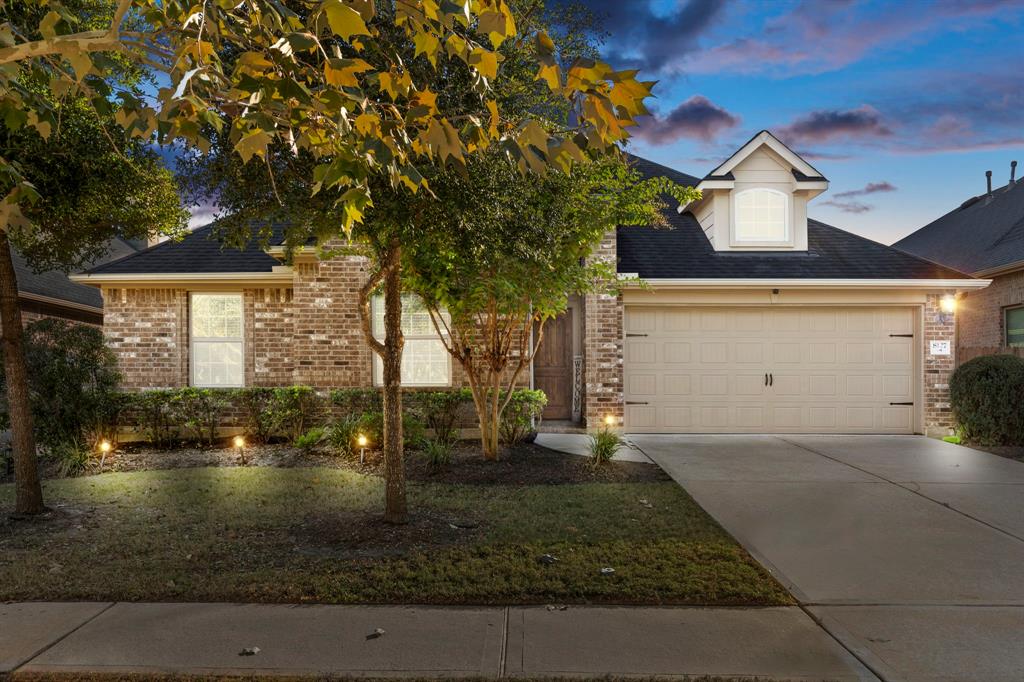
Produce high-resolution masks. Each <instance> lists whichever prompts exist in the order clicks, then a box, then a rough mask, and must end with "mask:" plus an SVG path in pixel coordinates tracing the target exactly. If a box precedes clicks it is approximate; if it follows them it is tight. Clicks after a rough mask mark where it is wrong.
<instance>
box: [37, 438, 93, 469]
mask: <svg viewBox="0 0 1024 682" xmlns="http://www.w3.org/2000/svg"><path fill="white" fill-rule="evenodd" d="M47 454H48V456H49V457H50V458H51V459H52V460H53V461H54V462H55V463H56V464H57V475H58V476H62V477H64V478H71V477H74V476H81V475H82V474H84V473H85V470H86V469H87V468H88V467H89V460H90V459H91V458H92V453H91V452H90V451H89V449H88V448H87V447H85V446H84V444H83V443H80V442H77V441H66V442H64V443H60V444H59V445H55V446H53V447H51V448H50V449H49V452H48V453H47Z"/></svg>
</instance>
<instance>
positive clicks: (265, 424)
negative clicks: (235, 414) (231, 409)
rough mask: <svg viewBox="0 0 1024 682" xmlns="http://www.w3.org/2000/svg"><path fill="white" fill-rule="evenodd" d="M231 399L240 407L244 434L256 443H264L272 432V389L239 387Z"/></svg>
mask: <svg viewBox="0 0 1024 682" xmlns="http://www.w3.org/2000/svg"><path fill="white" fill-rule="evenodd" d="M231 398H232V401H233V402H234V404H235V406H236V407H238V408H239V409H241V411H242V419H243V421H244V422H245V424H244V428H245V435H246V437H248V438H250V439H251V440H253V441H255V442H257V443H266V442H267V441H268V440H270V436H271V435H272V434H273V432H274V414H273V403H274V389H272V388H239V389H237V390H235V391H233V392H232V394H231Z"/></svg>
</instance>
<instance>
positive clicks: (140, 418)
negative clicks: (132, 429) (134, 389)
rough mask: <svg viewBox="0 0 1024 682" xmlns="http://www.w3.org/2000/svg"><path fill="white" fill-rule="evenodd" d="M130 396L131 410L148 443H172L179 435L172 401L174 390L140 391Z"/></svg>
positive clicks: (166, 444)
mask: <svg viewBox="0 0 1024 682" xmlns="http://www.w3.org/2000/svg"><path fill="white" fill-rule="evenodd" d="M130 396H131V397H130V399H129V400H130V404H131V408H132V412H133V413H134V414H135V418H136V420H137V422H138V426H139V428H140V429H141V430H142V434H143V436H144V437H145V439H146V440H147V441H148V442H149V443H150V445H153V446H154V447H158V448H167V447H170V446H172V445H174V444H175V443H176V442H177V441H178V438H179V436H180V435H181V431H180V428H179V426H178V415H177V414H176V413H175V410H174V407H173V403H172V401H173V399H174V391H168V390H156V391H142V392H141V393H135V394H130Z"/></svg>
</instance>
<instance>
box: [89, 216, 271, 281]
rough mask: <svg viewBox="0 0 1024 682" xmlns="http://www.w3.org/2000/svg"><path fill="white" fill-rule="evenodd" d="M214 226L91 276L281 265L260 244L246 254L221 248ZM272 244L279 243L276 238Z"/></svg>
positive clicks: (259, 269) (95, 270) (255, 269)
mask: <svg viewBox="0 0 1024 682" xmlns="http://www.w3.org/2000/svg"><path fill="white" fill-rule="evenodd" d="M213 228H214V225H207V226H206V227H200V228H198V229H196V230H193V231H192V232H190V233H189V234H188V235H186V236H185V238H184V239H182V240H181V241H177V242H173V241H167V242H163V243H162V244H157V245H156V246H152V247H150V248H148V249H145V250H143V251H139V252H138V253H136V254H132V255H130V256H128V257H127V258H122V259H120V260H116V261H112V262H110V263H107V264H105V265H101V266H99V267H96V268H93V269H91V270H89V274H90V275H110V274H118V275H134V274H169V273H184V272H270V271H271V270H273V268H274V266H275V265H280V262H279V261H278V260H277V259H276V258H273V257H272V256H269V255H267V253H266V252H265V251H264V250H263V249H261V248H260V247H259V245H258V244H257V242H256V240H253V241H252V242H251V243H249V245H248V246H246V248H245V250H244V251H239V250H238V249H235V248H231V247H226V246H221V243H220V242H219V241H218V240H217V239H216V237H215V236H214V235H213ZM271 243H277V242H276V241H275V239H274V238H272V239H271Z"/></svg>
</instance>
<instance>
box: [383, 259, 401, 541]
mask: <svg viewBox="0 0 1024 682" xmlns="http://www.w3.org/2000/svg"><path fill="white" fill-rule="evenodd" d="M400 248H401V247H399V246H398V245H397V244H392V245H391V251H392V253H390V254H389V256H390V258H389V259H388V260H389V262H390V267H388V268H387V271H386V273H385V275H384V352H383V354H382V355H381V361H382V364H383V365H384V376H383V377H382V379H383V384H384V485H385V489H386V492H385V495H386V497H385V502H384V521H385V522H387V523H405V522H406V517H407V511H408V509H407V505H406V500H405V459H404V457H405V453H404V451H403V443H402V441H403V434H402V348H403V347H404V345H405V339H404V337H403V336H402V283H401V272H400V269H399V265H398V264H399V262H400V260H401V251H400Z"/></svg>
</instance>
